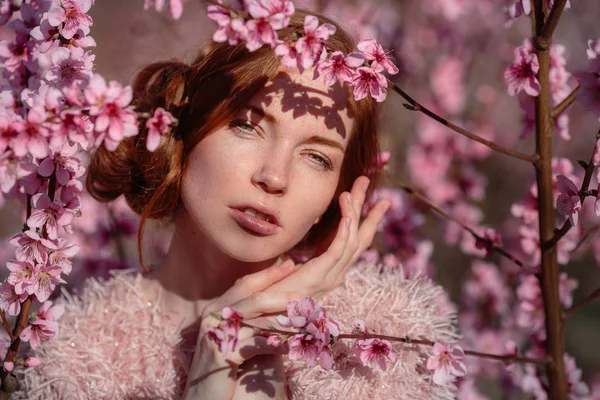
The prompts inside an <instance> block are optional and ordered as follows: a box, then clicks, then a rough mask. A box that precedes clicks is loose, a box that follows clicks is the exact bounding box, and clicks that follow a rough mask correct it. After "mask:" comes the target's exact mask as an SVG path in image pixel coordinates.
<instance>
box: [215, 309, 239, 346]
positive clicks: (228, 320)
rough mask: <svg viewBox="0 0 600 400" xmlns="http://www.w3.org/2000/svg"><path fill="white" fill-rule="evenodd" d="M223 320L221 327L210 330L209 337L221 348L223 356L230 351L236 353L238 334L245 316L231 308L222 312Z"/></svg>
mask: <svg viewBox="0 0 600 400" xmlns="http://www.w3.org/2000/svg"><path fill="white" fill-rule="evenodd" d="M221 319H222V322H221V323H220V324H219V326H218V327H216V328H212V329H210V330H209V331H208V333H207V335H208V338H209V340H212V341H213V342H215V343H216V344H217V346H219V351H220V352H221V353H222V354H227V353H228V352H229V351H235V349H236V347H237V343H238V333H239V330H240V327H241V324H242V319H243V316H242V314H240V313H238V312H236V311H235V310H233V309H232V308H231V307H225V308H224V309H223V310H222V311H221Z"/></svg>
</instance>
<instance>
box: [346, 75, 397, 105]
mask: <svg viewBox="0 0 600 400" xmlns="http://www.w3.org/2000/svg"><path fill="white" fill-rule="evenodd" d="M356 72H357V74H356V75H355V76H354V78H353V79H352V86H353V87H354V100H356V101H358V100H361V99H364V98H365V97H367V96H369V95H370V96H371V97H373V98H374V99H375V101H377V102H379V103H381V102H382V101H384V100H385V98H386V96H387V86H388V82H387V79H386V78H385V76H383V75H382V74H380V73H379V72H376V71H375V70H374V69H373V68H369V67H360V68H358V69H357V70H356Z"/></svg>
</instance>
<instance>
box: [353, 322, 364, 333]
mask: <svg viewBox="0 0 600 400" xmlns="http://www.w3.org/2000/svg"><path fill="white" fill-rule="evenodd" d="M352 332H353V333H367V328H366V325H365V321H364V320H362V319H355V320H354V322H352Z"/></svg>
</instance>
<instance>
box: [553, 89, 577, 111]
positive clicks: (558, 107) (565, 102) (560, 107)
mask: <svg viewBox="0 0 600 400" xmlns="http://www.w3.org/2000/svg"><path fill="white" fill-rule="evenodd" d="M580 88H581V86H579V85H577V86H576V87H575V89H573V91H572V92H571V93H570V94H569V95H568V96H567V97H565V99H564V100H563V101H561V102H560V103H559V104H557V105H556V107H554V109H552V113H550V117H552V118H556V117H558V116H559V115H560V114H562V113H563V112H564V111H565V110H566V109H567V107H569V106H570V105H571V104H573V102H574V101H575V98H576V97H577V92H579V89H580Z"/></svg>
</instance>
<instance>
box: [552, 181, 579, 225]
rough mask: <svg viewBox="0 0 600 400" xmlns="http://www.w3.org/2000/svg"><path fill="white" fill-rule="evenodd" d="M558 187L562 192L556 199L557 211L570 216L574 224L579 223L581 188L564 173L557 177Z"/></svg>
mask: <svg viewBox="0 0 600 400" xmlns="http://www.w3.org/2000/svg"><path fill="white" fill-rule="evenodd" d="M556 179H557V183H556V187H557V189H558V190H559V192H560V193H561V194H560V195H559V196H558V198H557V199H556V211H558V212H559V213H560V214H562V215H567V216H569V220H570V221H571V224H573V226H576V225H577V220H578V217H579V211H580V210H581V199H580V198H579V189H578V188H577V186H576V185H575V183H573V181H571V180H570V179H569V178H567V177H566V176H564V175H558V176H557V177H556Z"/></svg>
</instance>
